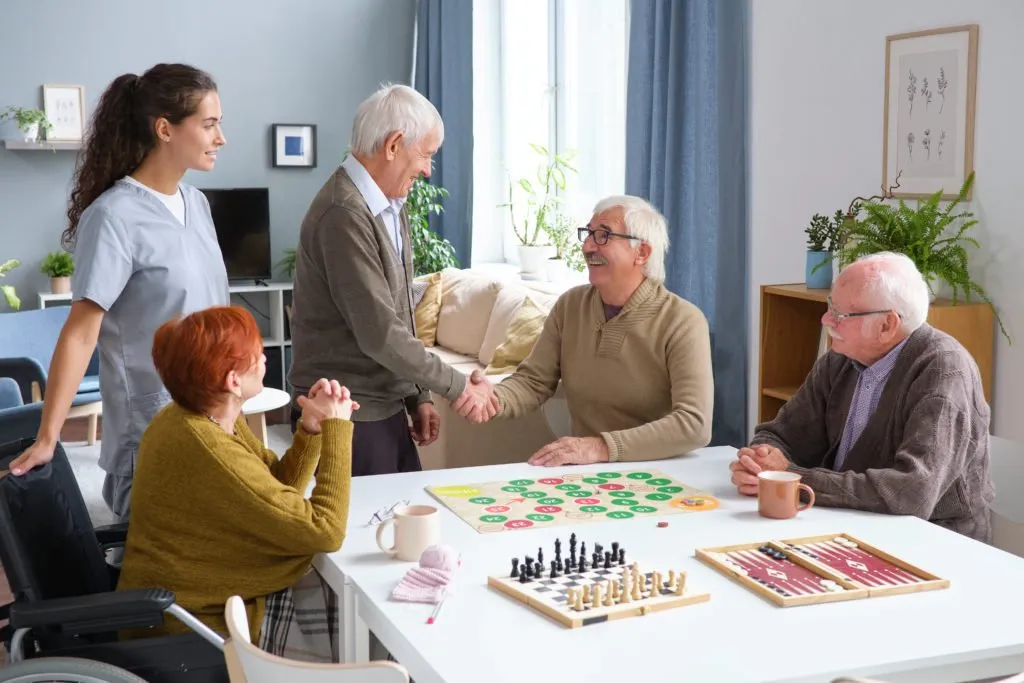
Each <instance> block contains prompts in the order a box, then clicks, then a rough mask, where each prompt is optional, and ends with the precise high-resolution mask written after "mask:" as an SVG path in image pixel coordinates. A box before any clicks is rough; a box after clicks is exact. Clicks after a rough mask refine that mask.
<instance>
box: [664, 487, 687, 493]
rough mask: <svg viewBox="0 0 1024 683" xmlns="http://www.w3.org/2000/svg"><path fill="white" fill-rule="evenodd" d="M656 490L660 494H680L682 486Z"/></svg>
mask: <svg viewBox="0 0 1024 683" xmlns="http://www.w3.org/2000/svg"><path fill="white" fill-rule="evenodd" d="M658 490H659V491H661V492H662V493H682V491H683V487H682V486H660V487H658Z"/></svg>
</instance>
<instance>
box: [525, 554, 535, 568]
mask: <svg viewBox="0 0 1024 683" xmlns="http://www.w3.org/2000/svg"><path fill="white" fill-rule="evenodd" d="M523 564H525V565H526V566H527V567H529V566H532V565H533V558H532V557H530V556H529V555H527V556H526V559H524V560H523Z"/></svg>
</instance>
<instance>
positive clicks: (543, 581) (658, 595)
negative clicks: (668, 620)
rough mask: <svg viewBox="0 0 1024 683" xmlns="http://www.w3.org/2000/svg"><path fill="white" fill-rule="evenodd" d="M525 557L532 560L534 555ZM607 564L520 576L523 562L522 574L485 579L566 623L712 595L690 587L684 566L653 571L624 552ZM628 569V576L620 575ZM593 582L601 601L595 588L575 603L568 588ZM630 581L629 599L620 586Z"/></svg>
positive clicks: (655, 608) (680, 603)
mask: <svg viewBox="0 0 1024 683" xmlns="http://www.w3.org/2000/svg"><path fill="white" fill-rule="evenodd" d="M616 545H617V544H616ZM526 559H531V560H532V559H533V558H526ZM606 564H607V563H606V562H598V564H597V565H596V566H593V565H591V566H588V567H587V568H586V569H583V570H575V569H572V568H568V567H567V568H566V571H565V572H561V573H557V574H558V575H557V576H555V577H552V576H551V573H550V572H549V571H545V572H544V573H543V574H542V575H541V576H540V577H534V576H530V577H529V578H527V579H526V580H525V581H524V580H523V576H522V575H521V572H522V571H525V567H526V566H527V564H526V563H525V562H524V563H523V565H522V566H523V569H521V570H520V571H519V572H517V573H519V574H520V575H519V576H517V577H513V576H512V575H511V572H510V573H506V574H503V575H500V576H489V577H487V585H488V586H490V587H491V588H492V589H494V590H497V591H500V592H502V593H504V594H506V595H508V596H509V597H511V598H513V599H514V600H517V601H519V602H521V603H523V604H525V605H527V606H529V607H530V608H532V609H534V610H535V611H537V612H539V613H540V614H543V615H544V616H546V617H549V618H550V619H552V620H554V621H555V622H557V623H559V624H561V625H562V626H566V627H568V628H579V627H581V626H592V625H594V624H602V623H605V622H607V621H614V620H616V619H625V618H629V617H636V616H643V615H646V614H650V613H652V612H657V611H661V610H667V609H672V608H676V607H684V606H687V605H694V604H697V603H701V602H707V601H708V600H710V599H711V596H710V595H709V594H708V593H701V592H697V591H695V590H693V589H692V588H691V587H690V585H689V582H688V581H687V576H686V572H684V571H681V570H670V572H671V573H670V572H664V573H663V572H656V571H653V570H651V568H649V567H646V566H645V565H643V564H640V563H638V562H635V561H634V560H633V559H632V558H630V557H627V556H626V555H625V554H624V553H623V554H621V555H619V557H618V558H617V559H616V561H615V562H612V563H611V566H606ZM634 565H635V566H636V567H637V571H635V572H634V571H633V568H634ZM626 574H628V575H629V576H628V577H627V576H624V575H626ZM656 574H657V575H658V576H656ZM634 575H636V576H639V577H642V579H641V580H642V582H643V588H642V589H640V582H639V581H636V580H635V579H634V578H632V577H633V576H634ZM659 578H660V579H661V580H660V583H661V586H660V587H659V586H658V585H657V583H659V581H658V579H659ZM676 582H678V583H681V584H682V586H679V585H678V584H676V585H675V587H673V585H672V584H673V583H676ZM613 583H614V584H615V586H616V590H615V592H614V593H612V599H608V598H607V597H606V596H608V594H609V592H611V591H612V588H611V586H612V584H613ZM596 586H600V587H601V598H600V600H601V602H600V603H599V604H596V605H595V604H594V603H593V598H594V594H593V593H590V596H589V597H590V598H591V600H590V601H587V602H583V604H582V605H580V606H577V605H575V604H574V600H573V596H572V595H571V591H581V592H582V591H583V590H584V587H586V590H587V591H588V592H591V591H594V589H595V587H596ZM629 586H633V587H635V588H636V589H637V593H636V595H638V598H634V597H632V591H631V597H630V598H629V599H628V600H627V599H625V598H624V597H623V591H624V590H625V588H626V587H629Z"/></svg>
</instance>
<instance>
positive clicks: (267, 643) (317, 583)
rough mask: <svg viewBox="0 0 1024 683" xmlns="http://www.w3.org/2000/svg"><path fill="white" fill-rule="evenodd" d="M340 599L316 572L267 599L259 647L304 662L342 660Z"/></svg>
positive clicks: (310, 571)
mask: <svg viewBox="0 0 1024 683" xmlns="http://www.w3.org/2000/svg"><path fill="white" fill-rule="evenodd" d="M338 618H339V617H338V599H337V596H336V595H335V594H334V591H333V590H331V587H330V586H328V585H327V583H326V582H324V580H323V579H322V578H320V574H318V573H317V572H316V570H313V569H311V570H309V572H308V573H307V574H306V575H305V576H303V577H302V578H301V579H299V580H298V581H296V582H295V584H294V585H293V586H291V587H290V588H286V589H284V590H283V591H278V592H277V593H273V594H271V595H268V596H267V609H266V613H265V614H264V616H263V624H262V627H261V629H260V642H259V648H260V649H261V650H264V651H265V652H269V653H270V654H273V655H277V656H278V657H284V658H285V659H297V660H300V661H304V662H326V663H334V662H340V661H341V647H340V643H339V642H338V640H339V634H338V631H339V628H338Z"/></svg>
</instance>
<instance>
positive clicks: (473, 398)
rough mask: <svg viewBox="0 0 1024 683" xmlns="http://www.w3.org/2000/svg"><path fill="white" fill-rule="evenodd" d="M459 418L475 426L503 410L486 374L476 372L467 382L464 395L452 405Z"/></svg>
mask: <svg viewBox="0 0 1024 683" xmlns="http://www.w3.org/2000/svg"><path fill="white" fill-rule="evenodd" d="M452 410H454V411H455V412H456V413H457V414H458V416H459V417H464V418H466V419H467V420H469V421H470V422H472V423H473V424H480V423H482V422H487V421H488V420H490V419H491V418H493V417H494V416H495V415H497V414H498V411H500V410H501V403H500V402H499V401H498V397H497V395H496V394H495V393H494V385H492V384H491V383H490V382H489V381H488V380H487V378H486V377H484V373H482V372H480V371H479V370H474V371H473V373H472V374H471V375H470V377H469V381H468V382H466V388H465V389H464V390H463V392H462V395H461V396H459V398H457V399H456V400H455V401H454V402H453V403H452Z"/></svg>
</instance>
